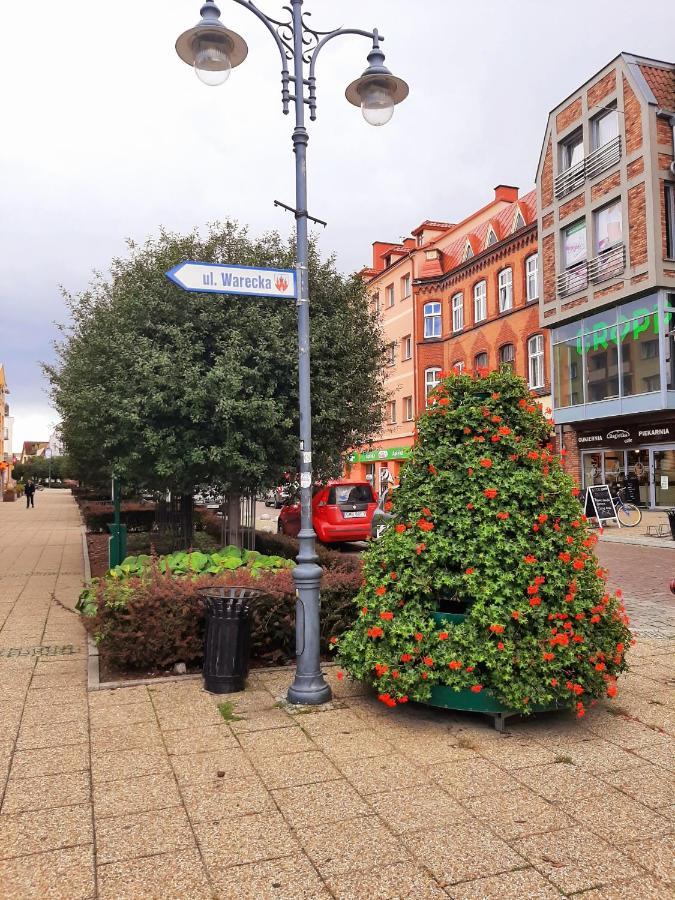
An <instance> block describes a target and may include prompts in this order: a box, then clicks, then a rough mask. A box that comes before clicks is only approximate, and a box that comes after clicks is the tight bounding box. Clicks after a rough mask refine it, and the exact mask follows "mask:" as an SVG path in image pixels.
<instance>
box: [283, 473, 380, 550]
mask: <svg viewBox="0 0 675 900" xmlns="http://www.w3.org/2000/svg"><path fill="white" fill-rule="evenodd" d="M376 508H377V498H376V496H375V495H374V494H373V489H372V487H371V486H370V485H369V484H368V482H367V481H329V482H328V484H327V485H325V486H324V487H318V488H316V489H315V491H314V496H313V498H312V522H313V524H314V531H316V534H317V537H318V538H319V540H320V541H321V543H322V544H339V543H341V542H342V541H367V540H368V539H369V538H370V525H371V521H372V518H373V513H374V512H375V509H376ZM277 530H278V531H279V533H280V534H286V535H288V536H289V537H297V536H298V533H299V532H300V504H299V503H291V504H287V505H286V506H284V507H283V508H282V510H281V512H280V513H279V521H278V525H277Z"/></svg>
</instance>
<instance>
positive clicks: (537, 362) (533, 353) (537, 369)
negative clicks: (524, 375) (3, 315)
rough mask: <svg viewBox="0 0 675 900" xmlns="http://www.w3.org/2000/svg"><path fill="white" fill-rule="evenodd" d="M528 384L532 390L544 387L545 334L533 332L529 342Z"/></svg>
mask: <svg viewBox="0 0 675 900" xmlns="http://www.w3.org/2000/svg"><path fill="white" fill-rule="evenodd" d="M527 363H528V384H529V386H530V388H531V389H532V390H536V389H539V388H543V387H544V382H545V372H544V335H543V334H533V335H532V337H531V338H530V339H529V340H528V342H527Z"/></svg>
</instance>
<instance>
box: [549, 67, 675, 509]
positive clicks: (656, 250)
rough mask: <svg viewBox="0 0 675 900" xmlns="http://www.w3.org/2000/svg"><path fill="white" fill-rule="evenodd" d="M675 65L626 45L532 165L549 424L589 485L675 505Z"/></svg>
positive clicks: (559, 119)
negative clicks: (549, 375)
mask: <svg viewBox="0 0 675 900" xmlns="http://www.w3.org/2000/svg"><path fill="white" fill-rule="evenodd" d="M674 134H675V65H673V64H671V63H664V62H659V61H656V60H651V59H646V58H643V57H637V56H633V55H630V54H627V53H621V54H620V55H619V56H617V57H616V58H615V59H613V60H612V61H611V62H610V63H609V64H608V65H606V66H605V67H604V68H603V69H602V70H601V71H600V72H598V73H597V74H596V75H594V76H593V77H592V78H591V79H589V80H588V81H587V82H586V83H585V84H583V85H582V86H581V87H579V88H578V89H576V90H575V91H574V93H572V94H571V95H570V96H569V97H567V98H566V99H565V100H563V101H562V102H561V103H560V104H559V105H558V106H557V107H556V108H555V109H554V110H553V111H552V112H551V113H550V115H549V119H548V124H547V128H546V133H545V137H544V141H543V146H542V152H541V156H540V161H539V166H538V170H537V201H538V202H537V205H538V209H539V213H538V229H539V258H540V260H541V265H540V272H539V294H540V317H541V324H542V325H543V326H546V327H547V328H549V329H550V335H551V356H552V372H553V404H554V418H555V420H556V422H557V423H558V428H559V437H560V439H561V441H562V443H563V445H564V446H565V447H566V449H567V451H568V453H567V458H566V459H567V461H566V465H567V468H568V470H569V471H570V472H571V473H572V474H573V475H575V477H576V478H577V479H578V480H579V482H580V483H581V484H582V485H583V486H584V487H586V486H588V485H589V484H594V483H595V484H599V483H612V482H616V481H623V480H624V479H627V480H628V481H629V483H630V484H631V487H632V490H633V491H634V495H635V497H636V499H637V498H638V497H639V500H640V502H642V503H643V504H645V505H647V506H650V507H661V506H673V505H675V328H674V326H675V319H673V317H674V316H675V166H674V158H673V140H674Z"/></svg>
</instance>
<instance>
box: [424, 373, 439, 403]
mask: <svg viewBox="0 0 675 900" xmlns="http://www.w3.org/2000/svg"><path fill="white" fill-rule="evenodd" d="M440 381H441V370H440V368H438V367H437V366H434V367H432V368H431V369H425V370H424V396H425V397H428V396H429V394H430V393H431V392H432V391H433V389H434V388H435V387H436V386H437V385H438V384H440Z"/></svg>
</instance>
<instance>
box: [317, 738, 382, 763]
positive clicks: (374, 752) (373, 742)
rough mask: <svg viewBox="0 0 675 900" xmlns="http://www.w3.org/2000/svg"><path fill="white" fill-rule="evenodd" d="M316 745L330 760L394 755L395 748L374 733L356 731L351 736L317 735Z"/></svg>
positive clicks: (337, 760)
mask: <svg viewBox="0 0 675 900" xmlns="http://www.w3.org/2000/svg"><path fill="white" fill-rule="evenodd" d="M314 743H315V744H316V745H317V747H319V749H320V750H322V751H323V752H324V753H325V754H326V756H328V757H329V758H330V759H332V760H335V761H336V762H339V761H340V760H345V759H365V758H367V757H370V756H382V755H385V754H390V753H394V752H395V750H394V747H393V746H392V745H391V744H390V743H389V742H388V741H387V740H386V739H385V738H383V737H382V736H381V735H378V734H376V733H375V732H374V731H355V732H350V733H349V734H328V735H323V734H317V735H316V736H315V737H314Z"/></svg>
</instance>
